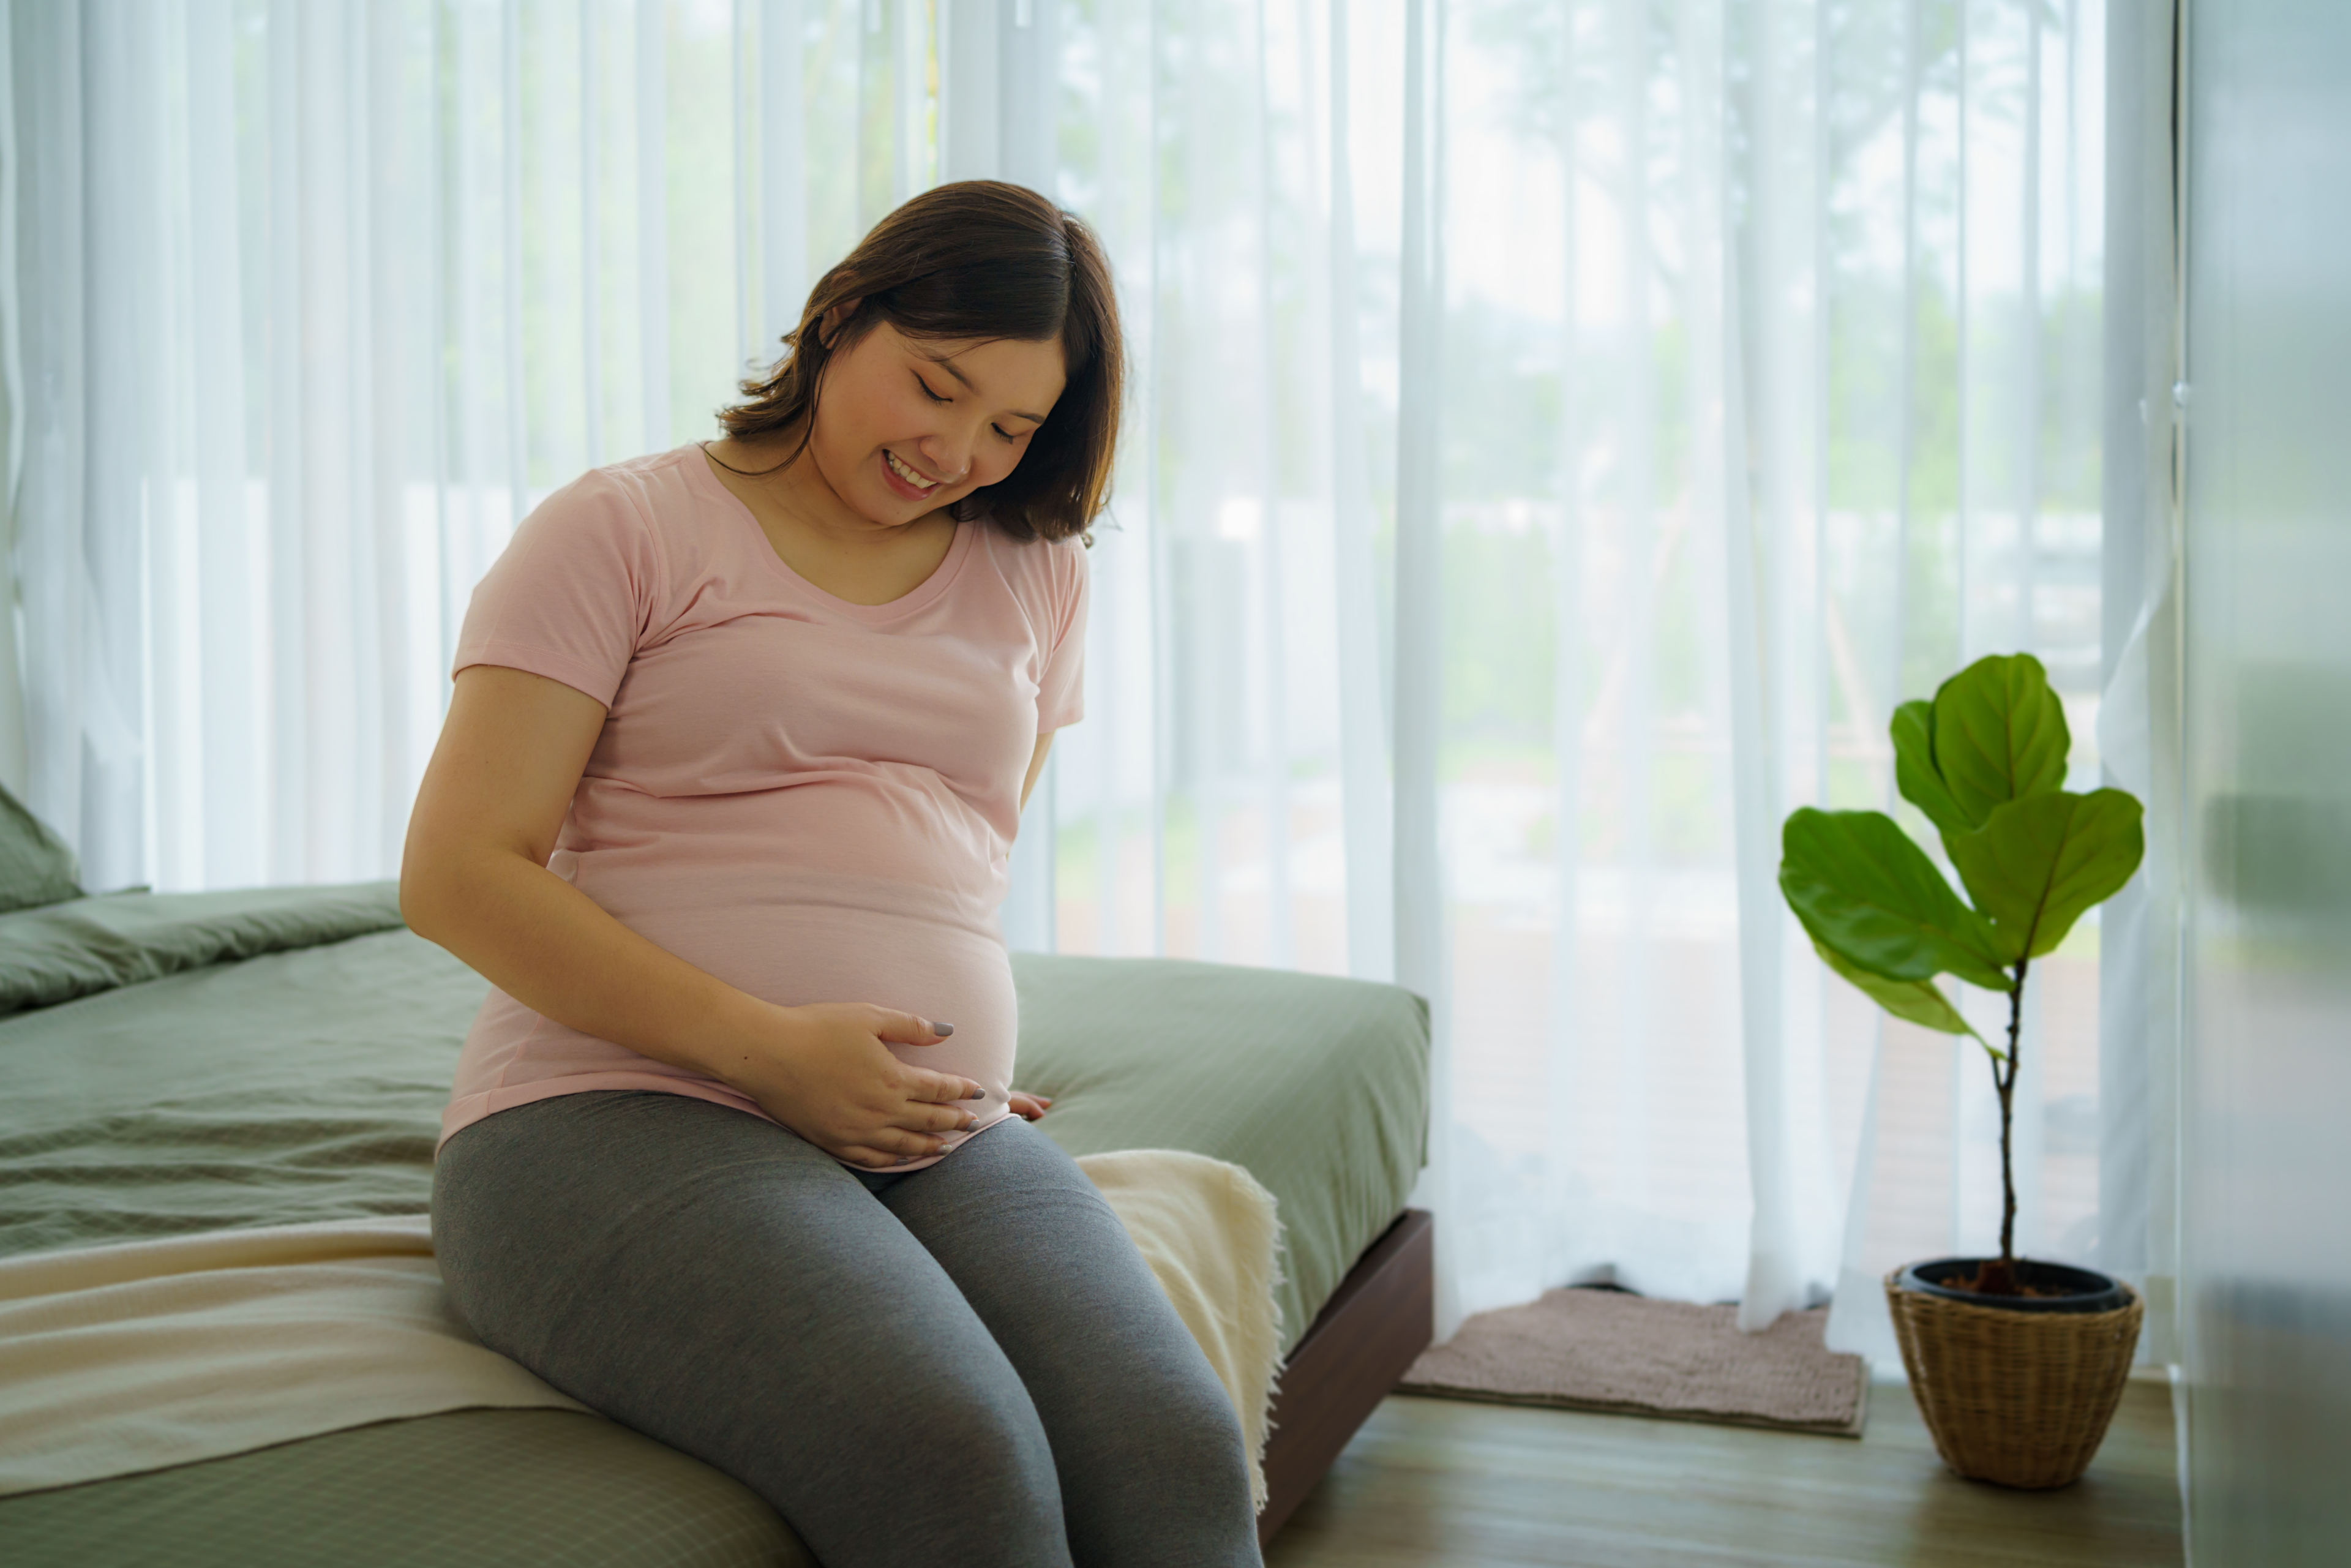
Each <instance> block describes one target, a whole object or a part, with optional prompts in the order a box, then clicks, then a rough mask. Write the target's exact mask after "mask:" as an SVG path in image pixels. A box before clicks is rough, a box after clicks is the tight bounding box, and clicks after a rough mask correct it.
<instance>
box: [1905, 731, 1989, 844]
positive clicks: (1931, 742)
mask: <svg viewBox="0 0 2351 1568" xmlns="http://www.w3.org/2000/svg"><path fill="white" fill-rule="evenodd" d="M1892 734H1893V736H1894V782H1895V784H1896V787H1897V788H1899V789H1901V791H1902V798H1903V799H1904V800H1907V801H1909V802H1910V803H1911V804H1912V805H1914V806H1916V807H1917V808H1918V810H1921V811H1924V812H1926V813H1927V820H1928V821H1930V822H1932V823H1934V824H1935V826H1937V827H1938V828H1940V829H1941V830H1942V831H1944V832H1946V833H1964V832H1966V831H1969V830H1970V828H1973V827H1974V826H1975V825H1976V824H1975V823H1974V822H1973V821H1970V819H1969V817H1968V814H1967V813H1966V812H1965V811H1963V810H1960V809H1959V802H1958V801H1957V800H1953V799H1952V798H1951V789H1950V786H1949V785H1948V784H1945V783H1944V782H1943V775H1942V773H1941V771H1940V770H1939V769H1938V768H1936V766H1935V705H1934V704H1933V703H1930V702H1928V701H1927V700H1925V699H1924V698H1919V699H1917V700H1916V701H1912V702H1907V703H1904V704H1903V705H1902V706H1900V707H1898V708H1896V709H1895V710H1894V724H1893V727H1892Z"/></svg>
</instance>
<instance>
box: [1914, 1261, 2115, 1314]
mask: <svg viewBox="0 0 2351 1568" xmlns="http://www.w3.org/2000/svg"><path fill="white" fill-rule="evenodd" d="M2008 1271H2009V1274H2010V1280H2009V1281H2008V1283H2009V1284H2010V1286H2011V1288H2010V1289H2008V1290H2004V1291H2003V1290H2001V1289H2000V1288H1999V1284H2000V1283H2001V1281H2000V1275H2001V1260H1999V1259H1997V1258H1938V1259H1935V1260H1933V1261H1931V1262H1926V1263H1913V1264H1911V1265H1910V1266H1909V1267H1908V1268H1907V1269H1905V1270H1902V1275H1901V1286H1902V1289H1904V1290H1906V1291H1925V1292H1926V1293H1927V1294H1928V1295H1930V1296H1940V1297H1942V1298H1943V1299H1945V1300H1946V1301H1965V1302H1967V1303H1968V1304H1969V1305H1970V1306H1977V1307H1996V1308H1999V1309H2000V1310H2001V1311H2003V1312H2114V1311H2116V1310H2117V1309H2118V1308H2120V1307H2121V1306H2122V1304H2123V1303H2124V1302H2125V1301H2128V1300H2129V1299H2130V1291H2129V1288H2128V1287H2127V1286H2126V1285H2124V1284H2123V1283H2122V1282H2121V1281H2118V1280H2116V1279H2114V1278H2112V1277H2111V1276H2109V1275H2105V1274H2101V1273H2099V1272H2098V1271H2097V1270H2095V1269H2076V1268H2074V1266H2073V1265H2072V1264H2070V1263H2036V1262H2034V1261H2032V1260H2030V1259H2026V1258H2019V1259H2017V1260H2015V1261H2014V1262H2013V1263H2012V1264H2011V1265H2009V1266H2008ZM1987 1276H1990V1278H1987ZM1987 1287H1991V1288H1987Z"/></svg>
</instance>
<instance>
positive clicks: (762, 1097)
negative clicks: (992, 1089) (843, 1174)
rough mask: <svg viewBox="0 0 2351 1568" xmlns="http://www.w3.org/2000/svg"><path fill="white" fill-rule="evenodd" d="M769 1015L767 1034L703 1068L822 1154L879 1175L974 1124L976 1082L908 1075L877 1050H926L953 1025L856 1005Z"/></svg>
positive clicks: (918, 1071)
mask: <svg viewBox="0 0 2351 1568" xmlns="http://www.w3.org/2000/svg"><path fill="white" fill-rule="evenodd" d="M769 1014H770V1019H771V1022H770V1024H769V1027H768V1028H764V1029H761V1030H758V1032H757V1033H756V1034H755V1035H753V1036H752V1037H751V1038H748V1039H745V1040H739V1041H737V1042H734V1043H732V1044H731V1046H730V1048H729V1049H728V1050H727V1051H726V1053H725V1055H724V1057H723V1058H717V1059H714V1060H712V1061H710V1063H709V1066H710V1069H711V1071H713V1073H714V1074H715V1075H716V1077H718V1078H720V1079H721V1080H723V1081H724V1082H727V1083H729V1084H732V1085H733V1086H734V1087H735V1088H737V1089H738V1090H740V1091H742V1092H744V1093H745V1094H747V1095H749V1096H750V1097H751V1098H752V1099H753V1100H755V1101H757V1102H758V1105H759V1108H760V1109H761V1110H763V1111H765V1112H766V1113H768V1115H770V1116H773V1117H774V1118H775V1119H776V1120H777V1121H778V1122H781V1123H782V1124H784V1125H785V1126H787V1127H789V1128H790V1129H791V1130H792V1131H793V1132H795V1133H798V1134H799V1135H800V1136H801V1137H803V1138H806V1139H807V1140H808V1141H809V1142H810V1143H811V1144H814V1145H816V1146H817V1147H818V1148H820V1149H822V1150H823V1151H824V1152H825V1153H827V1154H829V1155H834V1156H836V1157H838V1158H841V1159H844V1160H847V1161H849V1162H850V1163H851V1164H852V1165H860V1166H870V1167H872V1168H873V1169H877V1170H880V1169H886V1168H888V1167H889V1166H900V1165H904V1164H905V1163H906V1162H907V1161H908V1160H918V1159H925V1158H928V1157H929V1156H930V1155H937V1154H944V1153H946V1147H947V1145H946V1138H945V1137H944V1136H943V1135H942V1134H947V1133H959V1132H962V1131H964V1130H966V1129H967V1128H968V1127H970V1126H971V1125H972V1124H973V1123H974V1122H976V1121H977V1117H975V1116H974V1115H973V1114H972V1113H971V1112H969V1111H968V1110H966V1109H965V1108H964V1107H965V1103H966V1102H968V1101H971V1100H977V1099H978V1098H979V1097H980V1096H981V1095H982V1094H984V1093H985V1092H986V1091H985V1090H983V1089H982V1088H981V1087H980V1086H979V1085H978V1084H977V1083H975V1082H972V1081H971V1080H970V1079H968V1078H962V1077H958V1076H956V1075H955V1074H953V1073H946V1072H934V1071H930V1070H929V1069H928V1068H924V1067H909V1066H908V1065H906V1064H905V1063H904V1062H903V1061H899V1060H898V1059H897V1058H896V1057H895V1056H893V1055H892V1054H891V1053H890V1050H889V1046H888V1045H887V1044H884V1042H885V1041H888V1042H891V1043H894V1044H898V1045H936V1044H937V1043H938V1042H939V1041H941V1040H945V1039H946V1037H947V1036H948V1035H950V1034H952V1033H953V1032H955V1026H954V1025H953V1024H937V1025H934V1024H932V1023H930V1022H928V1021H926V1020H925V1019H919V1018H916V1017H915V1016H914V1014H912V1013H902V1012H898V1011H895V1010H893V1009H890V1008H877V1007H872V1006H868V1005H866V1004H864V1003H862V1002H826V1003H820V1004H818V1005H816V1006H812V1007H801V1008H775V1009H769ZM715 1054H716V1053H714V1056H715Z"/></svg>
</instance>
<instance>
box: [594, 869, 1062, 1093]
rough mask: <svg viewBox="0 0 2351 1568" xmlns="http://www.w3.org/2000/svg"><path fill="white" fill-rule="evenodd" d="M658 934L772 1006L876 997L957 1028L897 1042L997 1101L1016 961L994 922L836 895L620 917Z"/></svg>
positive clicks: (1004, 1079) (920, 1062)
mask: <svg viewBox="0 0 2351 1568" xmlns="http://www.w3.org/2000/svg"><path fill="white" fill-rule="evenodd" d="M627 924H629V925H632V926H633V927H634V928H635V929H636V930H637V931H638V932H640V933H641V934H642V935H643V936H645V937H647V938H648V939H649V940H651V941H653V943H655V944H657V945H658V946H662V947H664V948H667V949H668V950H669V951H670V952H673V953H674V954H676V955H677V956H679V957H681V958H684V960H685V961H686V962H688V963H690V964H692V965H694V966H695V967H697V968H701V969H705V970H707V971H708V972H709V973H711V974H713V975H715V976H716V977H718V978H720V979H722V980H724V981H726V983H727V984H728V985H730V986H734V987H736V988H738V989H740V990H745V991H748V992H749V993H750V994H751V995H753V996H755V997H758V998H760V999H761V1000H763V1001H769V1002H774V1003H775V1004H776V1005H777V1006H778V1007H788V1008H795V1007H805V1006H808V1005H809V1004H810V1003H815V1002H871V1003H872V1004H874V1005H875V1006H877V1007H884V1008H892V1009H896V1010H898V1011H900V1012H908V1013H913V1014H914V1016H915V1017H917V1018H921V1019H928V1020H929V1021H931V1022H933V1023H950V1024H953V1025H954V1026H955V1033H954V1034H953V1035H951V1036H949V1037H948V1038H947V1039H946V1040H941V1041H940V1042H939V1043H938V1044H936V1045H929V1046H922V1045H900V1044H895V1043H893V1044H892V1045H891V1046H890V1051H891V1053H892V1054H893V1055H894V1056H896V1057H897V1058H898V1059H899V1060H900V1061H904V1062H906V1063H908V1064H909V1065H911V1066H914V1067H927V1068H929V1069H931V1070H932V1071H937V1072H953V1073H959V1074H961V1075H962V1076H964V1077H966V1078H969V1079H972V1080H974V1081H976V1082H978V1083H979V1084H980V1085H981V1086H982V1087H983V1088H985V1089H986V1090H987V1105H986V1106H985V1107H982V1106H980V1105H978V1104H974V1105H973V1107H972V1108H973V1109H974V1110H980V1111H984V1112H987V1113H992V1112H993V1111H995V1110H998V1109H1001V1108H1002V1106H1003V1104H1004V1099H1005V1094H1006V1092H1008V1090H1009V1089H1010V1088H1011V1086H1012V1056H1013V1048H1014V1046H1015V1044H1016V1043H1017V1041H1018V1040H1019V1030H1020V1015H1019V1003H1018V1002H1017V1001H1016V999H1015V998H1014V995H1013V990H1012V965H1011V963H1010V961H1009V960H1008V958H1007V957H1006V956H1005V951H1004V944H1003V942H1002V940H1001V939H1000V938H998V936H996V935H995V934H994V933H993V932H981V931H975V930H972V929H969V928H968V927H967V926H964V925H956V924H950V923H946V922H943V921H939V920H935V919H925V918H921V917H910V916H906V915H889V914H883V913H882V912H879V911H875V910H870V909H851V908H842V907H840V906H838V905H833V906H811V905H805V904H802V905H778V904H758V905H753V906H751V907H748V908H741V909H709V910H695V911H687V910H669V911H664V912H661V913H659V914H655V915H642V916H640V917H638V918H636V919H633V920H629V921H627Z"/></svg>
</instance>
